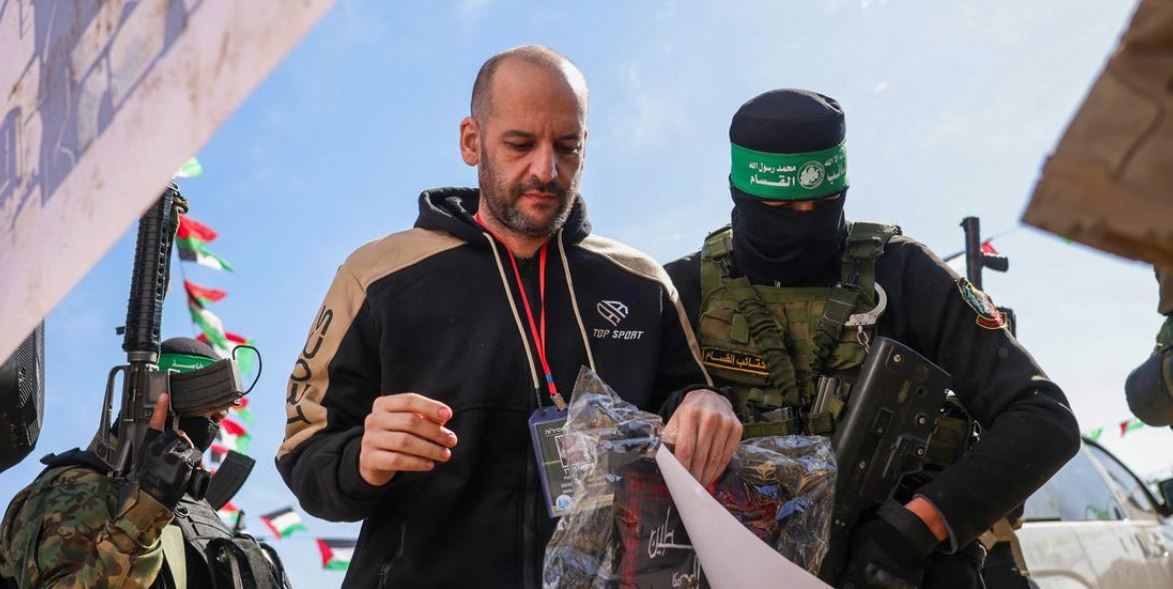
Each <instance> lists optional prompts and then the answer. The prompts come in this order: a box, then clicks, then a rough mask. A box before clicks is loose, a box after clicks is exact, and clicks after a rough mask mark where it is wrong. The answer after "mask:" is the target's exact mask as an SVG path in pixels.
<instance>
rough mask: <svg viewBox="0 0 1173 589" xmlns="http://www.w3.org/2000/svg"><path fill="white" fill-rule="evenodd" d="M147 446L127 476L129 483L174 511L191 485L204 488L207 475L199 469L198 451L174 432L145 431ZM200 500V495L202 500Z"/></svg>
mask: <svg viewBox="0 0 1173 589" xmlns="http://www.w3.org/2000/svg"><path fill="white" fill-rule="evenodd" d="M145 442H146V444H145V445H144V447H143V452H142V454H141V455H140V457H139V461H138V464H137V465H136V466H135V469H134V471H133V472H132V473H130V476H129V477H128V478H129V479H130V480H131V481H132V482H135V483H138V485H139V488H140V489H141V490H142V491H143V492H145V493H146V494H148V495H150V496H151V497H154V498H155V500H157V501H158V502H159V503H161V504H163V505H164V506H165V507H167V508H168V509H175V506H176V505H178V504H179V500H180V498H182V497H183V494H184V493H186V492H187V491H188V489H189V486H192V484H193V480H195V481H196V484H195V485H194V486H195V487H196V488H197V489H198V488H199V487H201V486H202V488H203V490H206V489H207V473H206V472H205V471H204V470H203V469H202V468H200V466H199V463H200V455H201V452H200V451H199V450H197V449H196V448H195V447H193V446H192V445H191V442H189V441H187V440H186V439H184V438H183V437H182V436H180V435H179V434H178V433H176V432H173V431H168V432H160V431H158V430H154V429H151V430H147V435H146V439H145ZM198 498H202V493H201V497H197V499H198Z"/></svg>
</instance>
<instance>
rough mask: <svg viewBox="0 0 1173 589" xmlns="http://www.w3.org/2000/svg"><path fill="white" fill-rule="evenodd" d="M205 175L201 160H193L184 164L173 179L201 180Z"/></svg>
mask: <svg viewBox="0 0 1173 589" xmlns="http://www.w3.org/2000/svg"><path fill="white" fill-rule="evenodd" d="M203 175H204V167H203V166H201V165H200V160H197V159H196V158H194V157H193V158H191V159H189V160H187V161H186V162H183V165H182V166H179V169H178V170H176V171H175V175H174V176H172V177H173V178H199V177H200V176H203Z"/></svg>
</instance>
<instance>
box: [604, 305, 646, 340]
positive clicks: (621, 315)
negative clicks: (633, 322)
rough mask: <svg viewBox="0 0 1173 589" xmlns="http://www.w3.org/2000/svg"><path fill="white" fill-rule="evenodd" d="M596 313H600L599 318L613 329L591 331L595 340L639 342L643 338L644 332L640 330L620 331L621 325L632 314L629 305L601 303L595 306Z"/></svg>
mask: <svg viewBox="0 0 1173 589" xmlns="http://www.w3.org/2000/svg"><path fill="white" fill-rule="evenodd" d="M595 311H598V313H599V316H600V317H602V318H603V320H604V321H606V322H607V323H608V324H610V325H611V327H612V328H616V329H609V328H595V329H592V330H591V336H592V337H594V338H595V339H599V340H603V339H614V340H637V339H640V338H642V337H643V335H644V332H643V330H638V329H618V327H619V324H620V323H622V322H623V320H624V319H627V315H628V314H629V313H630V312H631V311H630V309H628V308H627V305H625V304H623V302H622V301H599V302H598V304H596V305H595Z"/></svg>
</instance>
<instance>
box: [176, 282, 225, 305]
mask: <svg viewBox="0 0 1173 589" xmlns="http://www.w3.org/2000/svg"><path fill="white" fill-rule="evenodd" d="M183 288H184V290H186V291H187V296H188V298H191V299H195V300H196V301H197V302H199V304H201V305H207V304H208V303H218V302H220V301H222V300H224V297H226V296H228V293H226V292H224V291H222V290H216V289H214V288H208V287H206V286H200V285H198V284H196V283H194V282H191V281H188V280H184V281H183Z"/></svg>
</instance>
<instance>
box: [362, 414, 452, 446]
mask: <svg viewBox="0 0 1173 589" xmlns="http://www.w3.org/2000/svg"><path fill="white" fill-rule="evenodd" d="M364 426H365V427H366V429H367V430H368V431H370V430H385V431H389V432H395V431H400V432H408V433H411V434H415V435H416V436H418V437H421V438H423V439H425V440H428V441H431V442H435V443H436V444H439V445H441V446H444V447H447V448H454V447H455V446H456V441H457V440H456V434H455V433H454V432H453V431H452V430H450V429H448V428H446V427H444V426H442V425H440V424H438V423H434V422H431V421H428V420H427V419H424V417H423V416H421V415H420V414H419V413H404V412H398V413H389V412H382V411H380V412H375V413H371V414H370V415H368V416H367V419H366V422H365V424H364Z"/></svg>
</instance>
